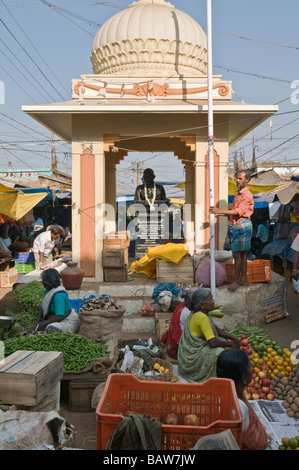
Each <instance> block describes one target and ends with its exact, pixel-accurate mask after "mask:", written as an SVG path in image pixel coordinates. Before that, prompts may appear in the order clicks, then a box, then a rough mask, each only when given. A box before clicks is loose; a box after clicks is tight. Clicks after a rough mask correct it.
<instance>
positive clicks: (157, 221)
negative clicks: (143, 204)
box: [135, 209, 169, 260]
mask: <svg viewBox="0 0 299 470" xmlns="http://www.w3.org/2000/svg"><path fill="white" fill-rule="evenodd" d="M136 218H137V226H136V228H137V231H136V235H137V238H136V242H135V258H136V259H137V260H139V259H140V258H142V257H143V256H145V255H146V252H147V249H148V248H149V247H152V246H157V245H164V243H165V240H167V239H168V238H169V230H168V227H167V226H165V225H164V224H165V214H161V212H159V213H155V212H151V211H150V210H149V209H148V210H147V211H146V212H144V213H139V214H138V216H137V217H136ZM167 220H168V219H167Z"/></svg>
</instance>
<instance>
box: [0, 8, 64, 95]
mask: <svg viewBox="0 0 299 470" xmlns="http://www.w3.org/2000/svg"><path fill="white" fill-rule="evenodd" d="M1 3H2V5H3V6H4V7H5V9H6V11H7V12H8V14H9V15H10V16H11V18H12V19H13V20H14V21H15V23H16V24H17V25H18V27H19V28H20V30H21V31H22V33H23V34H24V36H25V37H26V38H27V40H28V41H29V43H30V44H31V46H32V47H33V49H34V50H35V52H36V53H37V54H38V56H39V58H40V59H41V60H42V61H43V63H44V64H45V65H46V67H47V69H48V70H49V71H50V72H51V73H52V75H53V76H54V77H55V78H56V80H57V81H58V82H59V84H60V85H61V86H62V88H63V89H64V90H65V91H66V92H67V93H69V92H68V91H67V90H66V88H65V87H64V85H63V84H62V82H61V81H60V79H59V78H58V77H57V75H56V74H55V72H54V71H53V70H52V69H51V68H50V67H49V65H48V64H47V62H46V61H45V59H44V58H43V56H42V55H41V54H40V53H39V51H38V49H37V48H36V47H35V45H34V43H33V42H32V41H31V39H30V38H29V36H28V35H27V34H26V32H25V31H24V29H23V28H22V26H21V25H20V23H19V22H18V21H17V19H16V18H15V17H14V15H12V14H11V12H10V10H9V8H8V7H7V5H6V4H5V3H4V1H3V0H1ZM54 89H55V91H56V92H57V94H58V96H60V97H61V99H62V100H64V97H63V95H61V94H60V93H59V91H58V90H57V89H56V88H55V87H54Z"/></svg>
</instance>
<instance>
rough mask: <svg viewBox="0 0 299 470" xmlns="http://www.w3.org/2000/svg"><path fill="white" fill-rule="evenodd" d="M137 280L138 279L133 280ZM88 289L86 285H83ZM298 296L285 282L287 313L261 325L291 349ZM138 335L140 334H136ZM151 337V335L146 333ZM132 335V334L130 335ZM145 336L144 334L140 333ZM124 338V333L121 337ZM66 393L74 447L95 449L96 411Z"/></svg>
mask: <svg viewBox="0 0 299 470" xmlns="http://www.w3.org/2000/svg"><path fill="white" fill-rule="evenodd" d="M135 281H136V282H138V281H139V280H135ZM85 288H86V289H88V286H85ZM10 292H11V289H3V288H2V289H0V315H1V313H2V314H3V312H4V303H2V301H1V298H2V299H3V298H4V297H5V299H6V301H7V299H9V298H11V294H9V293H10ZM232 295H233V294H232ZM298 304H299V296H298V294H295V293H294V292H293V289H292V284H291V283H290V282H288V283H287V312H288V315H287V316H286V317H285V318H283V319H279V320H276V321H274V322H272V323H268V324H265V325H263V328H264V330H265V332H266V333H267V334H268V335H269V336H270V338H271V339H272V340H275V341H276V342H277V343H278V344H280V345H281V346H282V347H287V348H290V349H291V344H292V342H293V341H294V340H299V306H298ZM138 336H140V335H138ZM148 336H151V337H153V335H150V334H149V335H148ZM130 337H132V334H131V336H130ZM142 337H146V335H144V334H143V335H142ZM122 339H123V340H126V339H127V338H126V335H125V334H124V335H123V337H122ZM68 399H69V397H68V393H67V392H66V391H65V390H63V388H62V393H61V404H60V415H61V416H62V417H64V418H65V420H66V421H67V422H68V423H70V424H72V425H73V426H74V430H75V436H74V439H75V441H74V447H75V448H77V449H82V450H96V433H97V421H96V411H95V410H93V411H90V412H72V411H70V410H69V402H68Z"/></svg>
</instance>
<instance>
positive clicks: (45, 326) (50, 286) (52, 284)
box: [36, 269, 80, 333]
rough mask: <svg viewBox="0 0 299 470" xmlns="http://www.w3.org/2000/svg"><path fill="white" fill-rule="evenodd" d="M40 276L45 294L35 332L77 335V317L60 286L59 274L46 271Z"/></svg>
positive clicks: (53, 271) (78, 323)
mask: <svg viewBox="0 0 299 470" xmlns="http://www.w3.org/2000/svg"><path fill="white" fill-rule="evenodd" d="M41 276H42V282H43V285H44V288H45V293H44V296H43V299H42V302H41V306H40V309H39V312H38V316H37V327H36V331H44V332H45V333H54V332H57V331H62V332H63V333H65V332H69V333H77V332H78V331H79V326H80V321H79V316H78V314H77V313H76V312H75V310H74V309H72V307H71V304H70V300H69V296H68V294H67V292H66V290H65V288H64V287H62V286H61V285H60V281H61V280H60V274H59V272H58V271H57V270H56V269H46V270H45V271H43V272H42V275H41Z"/></svg>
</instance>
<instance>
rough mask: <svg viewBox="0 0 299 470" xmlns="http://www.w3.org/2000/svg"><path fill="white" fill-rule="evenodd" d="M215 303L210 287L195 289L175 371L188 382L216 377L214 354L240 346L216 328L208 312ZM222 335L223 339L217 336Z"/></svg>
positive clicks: (236, 341) (224, 332) (231, 337)
mask: <svg viewBox="0 0 299 470" xmlns="http://www.w3.org/2000/svg"><path fill="white" fill-rule="evenodd" d="M214 308H215V304H214V300H213V297H212V294H211V291H210V289H197V290H196V291H195V292H194V294H193V296H192V307H191V309H192V310H191V314H190V316H189V318H188V320H187V321H186V322H185V326H184V329H183V332H182V336H181V339H180V343H179V348H178V373H179V376H181V377H182V378H184V379H185V380H187V381H188V382H204V381H205V380H207V379H208V378H210V377H217V374H216V361H217V356H218V355H219V354H220V352H222V351H223V350H224V349H225V348H240V343H239V340H238V338H236V337H235V336H233V335H231V334H229V333H227V332H226V331H224V330H222V329H220V328H218V326H216V325H215V324H214V322H213V319H212V317H211V316H210V315H209V312H210V311H212V310H214ZM221 338H223V339H221Z"/></svg>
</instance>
